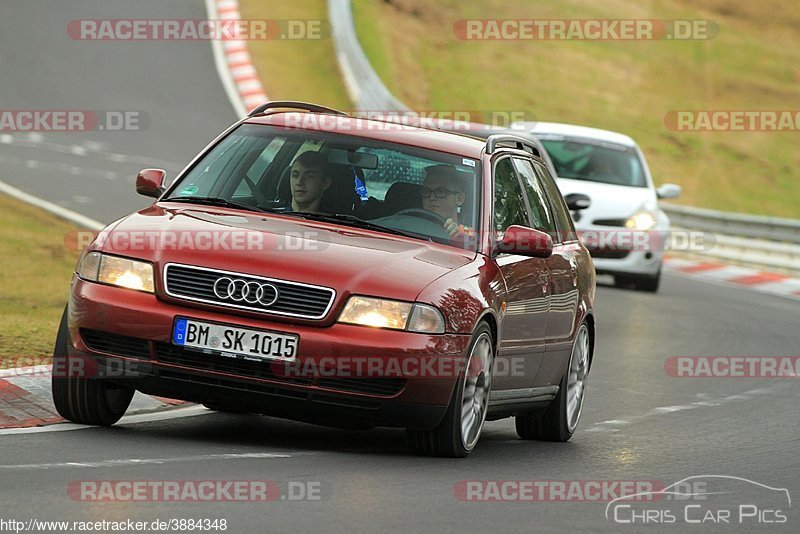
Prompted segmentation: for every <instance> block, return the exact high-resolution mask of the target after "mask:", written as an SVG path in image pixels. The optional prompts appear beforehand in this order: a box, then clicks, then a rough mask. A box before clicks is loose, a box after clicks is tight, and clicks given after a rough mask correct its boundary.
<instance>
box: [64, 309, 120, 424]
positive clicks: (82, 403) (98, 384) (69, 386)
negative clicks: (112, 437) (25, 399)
mask: <svg viewBox="0 0 800 534" xmlns="http://www.w3.org/2000/svg"><path fill="white" fill-rule="evenodd" d="M69 339H70V338H69V328H68V327H67V310H66V309H64V314H63V315H62V317H61V325H60V326H59V328H58V335H57V336H56V344H55V348H54V350H53V378H52V393H53V403H54V404H55V407H56V411H57V412H58V413H59V415H61V417H63V418H64V419H67V420H68V421H72V422H73V423H81V424H85V425H100V426H111V425H113V424H114V423H116V422H117V421H119V419H120V417H122V416H123V415H124V414H125V410H127V409H128V406H130V404H131V399H133V394H134V393H135V390H134V389H133V388H127V387H123V386H118V385H116V384H113V383H111V382H108V381H106V380H102V379H98V378H88V377H86V376H81V374H84V375H85V373H86V371H85V367H84V368H83V369H77V370H73V369H71V368H70V366H69V363H70V362H69V357H68V355H67V348H68V346H69V345H70V341H69Z"/></svg>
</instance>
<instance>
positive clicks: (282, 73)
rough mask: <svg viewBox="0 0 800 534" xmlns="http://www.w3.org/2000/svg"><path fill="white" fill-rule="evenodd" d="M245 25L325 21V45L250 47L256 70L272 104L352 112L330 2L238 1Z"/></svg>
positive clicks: (298, 42)
mask: <svg viewBox="0 0 800 534" xmlns="http://www.w3.org/2000/svg"><path fill="white" fill-rule="evenodd" d="M239 12H240V14H241V16H242V18H243V19H274V20H321V21H322V27H323V28H324V30H323V38H322V39H314V40H312V39H308V40H286V41H281V40H273V41H257V40H252V41H248V43H247V47H248V50H249V51H250V57H251V58H252V60H253V65H254V66H255V68H256V70H257V71H258V74H259V76H260V77H261V81H262V84H263V86H264V91H266V93H267V95H268V96H269V98H270V100H301V101H308V102H315V103H317V104H322V105H324V106H329V107H333V108H336V109H343V110H348V109H352V106H353V105H352V104H351V103H350V98H349V97H348V96H347V91H346V89H345V86H344V82H343V81H342V78H341V76H340V75H339V66H338V64H337V62H336V54H335V52H334V49H333V40H332V39H331V37H330V30H329V26H328V11H327V3H326V2H325V0H306V1H303V2H263V1H261V0H239Z"/></svg>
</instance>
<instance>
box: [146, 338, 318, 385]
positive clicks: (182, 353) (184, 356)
mask: <svg viewBox="0 0 800 534" xmlns="http://www.w3.org/2000/svg"><path fill="white" fill-rule="evenodd" d="M156 359H157V360H158V361H159V362H162V363H170V364H174V365H182V366H184V367H191V368H192V369H199V370H203V371H218V372H220V373H228V374H232V375H237V376H242V377H247V378H262V379H266V380H277V381H280V382H287V383H291V384H297V385H308V384H310V383H311V377H304V376H296V375H291V376H284V375H283V374H282V373H281V372H280V370H281V369H282V368H283V362H280V361H277V360H276V361H274V362H273V361H264V362H256V361H252V360H240V359H237V358H226V357H225V356H219V355H215V354H205V353H203V352H199V351H193V350H189V349H186V348H184V347H179V346H177V345H172V344H169V343H160V342H159V343H156ZM276 369H277V370H278V372H277V373H276V372H275V371H276ZM290 370H291V368H290Z"/></svg>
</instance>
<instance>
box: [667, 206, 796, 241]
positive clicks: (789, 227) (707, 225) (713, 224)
mask: <svg viewBox="0 0 800 534" xmlns="http://www.w3.org/2000/svg"><path fill="white" fill-rule="evenodd" d="M660 207H661V209H663V210H664V211H665V212H667V215H669V218H670V220H671V221H672V224H674V225H675V226H680V227H681V228H688V229H691V230H702V231H705V232H714V233H718V234H726V235H731V236H737V237H751V238H755V239H765V240H768V241H783V242H786V243H795V244H800V220H794V219H782V218H778V217H766V216H761V215H747V214H743V213H727V212H723V211H715V210H709V209H704V208H693V207H690V206H676V205H673V204H661V205H660Z"/></svg>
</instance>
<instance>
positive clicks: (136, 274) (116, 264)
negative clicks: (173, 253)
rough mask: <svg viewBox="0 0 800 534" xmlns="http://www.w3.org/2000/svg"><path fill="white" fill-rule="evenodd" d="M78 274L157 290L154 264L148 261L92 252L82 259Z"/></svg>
mask: <svg viewBox="0 0 800 534" xmlns="http://www.w3.org/2000/svg"><path fill="white" fill-rule="evenodd" d="M78 276H80V277H81V278H83V279H84V280H89V281H90V282H100V283H101V284H110V285H114V286H119V287H125V288H128V289H135V290H137V291H146V292H148V293H153V292H155V285H154V283H153V265H152V264H151V263H148V262H146V261H137V260H131V259H128V258H121V257H119V256H109V255H107V254H101V253H100V252H90V253H88V254H86V255H85V256H84V257H83V258H82V259H81V262H80V264H79V265H78Z"/></svg>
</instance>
